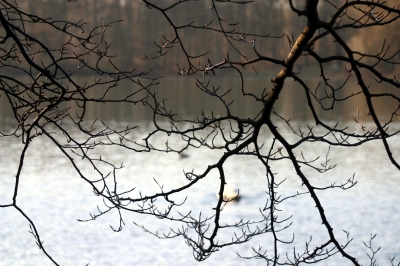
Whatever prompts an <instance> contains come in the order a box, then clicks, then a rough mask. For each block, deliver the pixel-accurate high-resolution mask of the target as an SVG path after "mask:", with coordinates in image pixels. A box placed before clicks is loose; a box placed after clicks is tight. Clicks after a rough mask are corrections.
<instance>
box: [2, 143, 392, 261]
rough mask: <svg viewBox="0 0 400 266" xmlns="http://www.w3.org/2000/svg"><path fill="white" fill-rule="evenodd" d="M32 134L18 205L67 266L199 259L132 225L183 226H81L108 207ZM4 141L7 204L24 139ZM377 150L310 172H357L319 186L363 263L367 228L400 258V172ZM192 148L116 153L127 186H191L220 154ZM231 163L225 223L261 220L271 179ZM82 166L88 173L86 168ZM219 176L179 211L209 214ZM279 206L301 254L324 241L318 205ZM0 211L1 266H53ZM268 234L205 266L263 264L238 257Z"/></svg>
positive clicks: (352, 152) (164, 224)
mask: <svg viewBox="0 0 400 266" xmlns="http://www.w3.org/2000/svg"><path fill="white" fill-rule="evenodd" d="M36 140H37V141H36V142H34V143H33V144H32V147H30V149H29V152H28V157H29V158H30V159H29V160H28V161H27V162H26V165H25V169H24V172H23V175H22V179H21V186H20V191H19V196H18V200H19V206H20V207H21V208H22V209H23V210H24V211H25V212H26V213H27V214H28V215H29V216H30V217H31V218H32V219H33V221H34V222H35V224H36V225H37V228H38V230H39V232H40V235H41V237H42V240H43V241H44V245H45V247H46V248H47V250H48V252H49V253H50V254H51V255H52V256H53V258H54V259H55V260H56V261H58V262H59V263H60V264H61V265H86V264H87V263H90V265H167V264H168V265H187V264H198V263H197V262H196V261H195V260H194V259H193V257H192V254H191V249H190V248H189V247H188V246H186V244H185V243H184V240H183V239H182V238H177V239H172V240H159V239H157V238H155V237H154V236H151V235H149V234H147V233H145V232H143V230H142V229H140V228H138V227H136V226H135V225H133V223H131V221H135V222H137V223H139V224H144V225H147V226H148V227H149V228H151V229H154V230H160V231H161V232H168V228H170V227H171V228H176V227H177V226H178V225H176V224H175V225H174V224H172V223H169V222H168V221H160V220H157V219H154V218H153V217H149V216H144V215H141V216H138V215H134V214H125V215H124V220H125V223H126V226H125V227H124V229H123V230H122V232H119V233H114V232H112V230H111V229H110V227H109V225H112V226H117V225H118V220H117V216H116V215H115V214H110V215H106V216H104V217H102V218H99V219H98V220H96V221H92V222H87V223H82V222H78V221H77V219H87V218H89V213H93V214H94V213H96V207H97V205H98V206H99V207H100V208H101V207H102V203H101V201H100V199H99V198H97V197H95V196H94V195H93V194H92V193H91V189H90V187H89V185H87V184H85V183H84V182H83V181H82V180H81V179H80V178H79V177H78V176H77V174H76V173H75V172H74V171H73V169H71V167H70V165H69V164H68V162H67V161H66V160H65V159H64V157H63V155H62V154H61V153H60V152H59V151H58V150H56V149H53V148H52V147H51V144H49V142H46V141H42V140H41V138H37V139H36ZM43 140H44V139H43ZM397 141H398V139H397ZM0 145H1V161H0V164H1V165H0V177H1V178H0V202H1V204H6V203H9V202H11V197H12V194H13V186H14V176H15V169H16V165H17V164H18V159H19V158H18V153H17V152H16V151H20V150H21V149H22V145H21V143H20V142H7V143H5V142H4V141H3V142H0ZM313 150H314V149H313V147H309V150H303V152H304V153H305V154H308V156H310V158H311V157H313V156H314V155H315V156H316V155H317V154H316V153H315V150H314V153H313ZM381 150H382V147H381V143H380V142H374V143H369V144H367V145H364V146H363V147H358V148H354V149H342V150H333V151H331V161H332V163H334V164H339V166H338V167H337V168H336V169H335V170H334V171H332V172H331V174H330V175H329V176H318V175H315V174H314V175H312V176H311V178H310V179H311V181H312V182H314V183H320V184H323V183H324V184H325V183H326V184H330V183H332V182H339V181H344V180H346V179H347V178H349V177H351V176H352V174H353V173H354V172H355V173H356V180H357V181H358V184H357V185H356V186H355V187H354V188H352V189H351V190H348V191H342V190H338V189H336V190H330V191H324V192H320V193H319V195H320V197H321V201H322V203H323V205H324V206H325V210H326V214H327V216H328V218H330V219H331V222H332V225H333V228H334V232H335V233H336V235H337V236H338V238H339V239H341V240H344V239H345V234H344V233H343V231H342V230H346V231H350V233H351V235H350V236H351V237H352V238H354V240H353V241H352V243H351V245H350V247H349V248H348V251H349V252H350V254H352V255H353V256H356V257H359V258H360V259H361V260H362V262H363V263H367V256H366V255H365V253H366V252H367V250H366V249H365V247H364V246H363V241H368V240H369V237H370V235H371V234H375V233H377V237H376V239H375V241H374V246H375V247H378V246H381V247H382V248H381V251H380V252H379V253H378V258H379V261H380V262H384V264H383V265H385V264H387V263H388V259H389V258H390V257H393V256H396V255H399V254H400V252H399V251H400V241H399V240H398V236H399V235H400V226H399V225H398V221H399V220H400V207H399V202H400V193H399V189H398V188H399V187H400V178H399V176H398V171H397V170H396V169H395V168H394V167H393V166H392V165H390V164H388V163H387V162H386V161H387V160H386V158H387V157H386V155H385V154H384V153H382V152H381ZM371 151H373V152H371ZM110 152H112V150H111V151H110ZM188 153H189V155H190V156H189V158H187V159H180V158H179V157H178V156H177V155H175V154H167V155H163V154H159V153H145V154H143V153H133V154H132V153H130V154H123V153H119V154H112V155H113V158H114V159H115V160H121V161H124V164H125V165H127V167H126V169H124V170H123V171H121V173H120V178H121V181H122V182H121V183H123V184H124V183H125V184H127V185H129V184H133V186H136V187H140V188H141V189H142V191H146V190H148V191H150V190H151V188H150V187H151V185H149V184H152V183H153V181H152V178H153V177H154V178H157V179H158V180H162V181H160V182H165V184H166V186H168V187H174V186H178V185H180V184H183V182H185V177H184V176H183V174H182V169H186V170H191V169H198V170H201V169H204V168H205V167H206V166H207V165H208V164H209V163H212V162H215V161H216V160H217V159H218V156H219V155H220V154H218V152H217V153H215V152H209V151H207V150H203V149H200V150H189V151H188ZM398 154H399V152H398V151H397V155H398ZM282 167H283V168H281V169H280V172H279V175H281V176H282V177H283V176H284V177H286V178H287V181H286V182H285V184H284V185H283V186H282V187H281V188H280V192H281V193H282V194H283V195H285V194H287V193H291V192H294V191H297V190H301V186H300V184H299V182H298V179H297V178H296V176H295V175H294V174H293V172H292V171H291V168H290V166H289V165H286V166H284V165H282ZM226 169H227V173H228V174H229V180H230V182H231V183H235V184H236V185H237V186H238V187H239V188H240V190H241V193H242V195H243V199H242V200H241V201H240V202H238V203H232V204H229V205H228V206H227V208H226V210H225V211H224V217H223V219H226V220H227V221H233V220H239V219H240V218H245V219H250V220H252V219H254V220H257V219H258V218H259V208H260V207H263V204H264V202H265V200H266V194H265V192H264V189H263V188H262V184H264V183H265V177H264V170H263V169H262V168H261V167H259V166H257V164H255V161H253V160H252V159H251V158H247V157H235V158H233V159H232V160H231V161H229V162H228V163H227V167H226ZM86 170H87V171H90V169H89V168H87V169H86ZM282 170H283V171H282ZM217 179H218V176H217V175H216V174H215V173H214V174H211V175H210V176H209V177H208V178H207V179H205V180H203V181H202V183H200V184H199V185H198V186H197V187H196V188H195V189H194V190H191V191H190V193H189V198H188V202H187V204H186V205H184V207H183V209H182V210H183V211H185V210H186V211H187V210H189V209H193V210H194V212H196V211H198V210H200V209H203V212H204V213H207V210H211V208H212V207H213V206H214V205H215V204H216V197H215V191H216V184H217V183H216V181H217ZM281 210H282V212H281V214H280V217H282V218H284V217H287V216H288V215H291V214H294V217H293V218H292V221H293V225H292V227H290V228H289V229H288V230H286V231H285V232H284V233H281V236H282V237H283V239H287V240H289V239H290V238H291V236H292V234H295V243H296V244H298V247H297V248H298V249H297V250H300V248H301V247H304V243H305V241H306V240H308V239H309V238H310V237H311V235H312V236H313V239H314V240H315V241H318V240H321V241H323V239H326V235H325V229H324V228H322V227H321V225H320V224H321V223H320V221H319V219H318V218H317V217H315V215H316V211H315V208H313V203H312V202H311V200H310V197H309V196H308V195H304V196H301V197H297V198H295V199H293V200H291V201H287V202H286V204H284V205H283V206H281ZM0 211H1V215H0V228H1V229H0V239H1V241H0V258H1V259H0V265H51V263H50V262H49V261H48V260H47V258H46V257H45V256H44V255H43V254H42V253H41V251H40V250H39V249H38V248H37V246H36V244H35V242H34V239H33V237H32V236H31V235H30V233H29V227H28V223H27V221H26V220H25V219H24V218H23V217H22V216H21V215H20V214H19V213H18V212H16V211H15V210H13V209H1V210H0ZM222 237H225V236H222ZM269 240H270V238H269V236H268V235H265V236H260V237H256V238H254V239H253V240H252V241H251V242H249V243H246V244H244V245H241V246H237V247H229V248H225V249H223V250H222V251H220V252H217V253H216V254H214V255H212V256H211V257H210V258H209V259H208V260H206V261H205V262H203V263H201V265H221V261H223V264H224V265H260V264H262V262H261V261H259V260H243V259H240V258H238V257H237V255H236V254H235V253H236V252H238V253H240V254H241V255H244V256H249V255H252V251H251V247H252V246H254V247H256V248H257V247H258V246H259V245H262V246H264V247H265V248H269V247H270V244H271V243H270V241H269ZM316 243H317V242H316ZM282 247H283V249H284V250H287V252H290V253H291V252H292V245H288V246H286V247H285V246H283V245H282ZM338 260H339V261H340V258H339V257H338V258H337V259H336V260H333V261H332V262H331V265H335V264H336V263H338ZM324 265H327V264H326V263H324ZM336 265H337V264H336Z"/></svg>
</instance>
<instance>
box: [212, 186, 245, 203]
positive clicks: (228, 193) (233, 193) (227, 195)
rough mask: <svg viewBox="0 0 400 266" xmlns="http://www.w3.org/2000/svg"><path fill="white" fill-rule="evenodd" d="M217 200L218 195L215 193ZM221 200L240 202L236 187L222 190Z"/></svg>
mask: <svg viewBox="0 0 400 266" xmlns="http://www.w3.org/2000/svg"><path fill="white" fill-rule="evenodd" d="M217 198H219V194H218V193H217ZM223 199H224V200H226V201H238V200H240V194H239V189H238V188H237V187H236V186H232V185H227V186H226V187H225V189H224V194H223Z"/></svg>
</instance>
